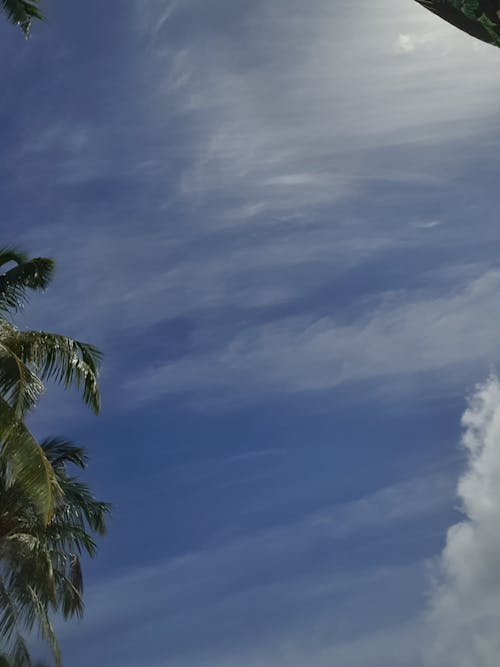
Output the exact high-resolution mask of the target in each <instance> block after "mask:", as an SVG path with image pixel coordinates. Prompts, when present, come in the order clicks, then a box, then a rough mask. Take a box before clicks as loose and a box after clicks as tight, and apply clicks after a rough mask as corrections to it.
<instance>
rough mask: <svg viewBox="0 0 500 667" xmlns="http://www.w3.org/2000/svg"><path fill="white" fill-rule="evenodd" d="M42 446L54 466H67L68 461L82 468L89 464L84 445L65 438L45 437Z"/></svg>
mask: <svg viewBox="0 0 500 667" xmlns="http://www.w3.org/2000/svg"><path fill="white" fill-rule="evenodd" d="M40 447H41V448H42V449H43V451H44V452H45V456H46V457H47V458H48V460H49V461H50V463H51V464H52V467H53V468H57V467H59V466H65V465H66V464H68V463H72V464H73V465H75V466H77V467H78V468H81V469H82V470H83V469H84V468H85V467H86V466H87V462H88V456H87V453H86V451H85V449H84V448H83V447H80V446H79V445H75V443H73V442H71V441H70V440H66V439H64V438H45V439H44V440H42V441H41V442H40Z"/></svg>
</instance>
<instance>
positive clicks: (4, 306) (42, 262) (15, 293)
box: [0, 249, 54, 311]
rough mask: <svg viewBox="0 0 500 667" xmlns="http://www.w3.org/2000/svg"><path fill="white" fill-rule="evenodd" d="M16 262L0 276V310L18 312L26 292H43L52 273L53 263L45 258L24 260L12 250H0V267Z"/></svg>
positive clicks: (25, 297) (24, 300)
mask: <svg viewBox="0 0 500 667" xmlns="http://www.w3.org/2000/svg"><path fill="white" fill-rule="evenodd" d="M8 262H16V264H17V266H14V267H13V268H12V269H10V270H9V271H6V272H5V273H3V274H2V275H0V310H3V311H8V310H19V308H20V307H21V306H22V305H23V304H24V303H25V302H26V301H27V296H28V290H43V289H45V288H46V287H47V285H48V284H49V283H50V281H51V279H52V275H53V273H54V262H53V260H51V259H48V258H45V257H36V258H34V259H30V260H28V259H26V258H25V257H24V255H22V254H19V253H17V252H16V251H13V250H9V249H8V250H4V251H1V250H0V265H4V264H6V263H8Z"/></svg>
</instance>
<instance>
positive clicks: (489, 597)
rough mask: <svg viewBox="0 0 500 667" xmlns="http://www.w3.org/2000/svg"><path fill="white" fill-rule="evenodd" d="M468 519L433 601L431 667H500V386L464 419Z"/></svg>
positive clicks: (492, 384)
mask: <svg viewBox="0 0 500 667" xmlns="http://www.w3.org/2000/svg"><path fill="white" fill-rule="evenodd" d="M463 425H464V427H465V429H466V430H465V434H464V437H463V445H464V447H465V450H466V452H467V457H468V464H467V469H466V471H465V473H464V475H463V476H462V478H461V479H460V482H459V485H458V496H459V498H460V502H461V510H462V512H463V520H462V521H461V522H460V523H457V524H456V525H454V526H452V527H451V528H450V529H449V531H448V535H447V540H446V547H445V549H444V551H443V554H442V557H441V560H440V572H439V575H440V576H439V578H438V580H437V583H436V587H435V590H434V594H433V597H432V611H431V614H430V626H431V627H432V633H433V638H434V641H433V643H432V648H431V650H430V651H429V654H428V664H429V665H430V667H448V666H449V667H471V665H474V667H497V665H498V661H499V658H498V656H499V655H500V634H499V631H498V629H499V627H500V577H499V563H500V528H499V527H500V384H499V381H498V380H497V379H496V378H491V379H490V380H489V381H488V382H486V383H485V384H484V385H482V386H481V387H479V388H478V390H477V392H476V393H475V394H474V395H473V397H472V398H471V400H470V405H469V408H468V409H467V411H466V412H465V414H464V417H463Z"/></svg>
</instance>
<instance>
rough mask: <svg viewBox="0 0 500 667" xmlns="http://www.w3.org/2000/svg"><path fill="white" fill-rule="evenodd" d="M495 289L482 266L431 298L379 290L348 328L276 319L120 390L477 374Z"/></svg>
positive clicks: (300, 386)
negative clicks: (457, 371) (381, 294)
mask: <svg viewBox="0 0 500 667" xmlns="http://www.w3.org/2000/svg"><path fill="white" fill-rule="evenodd" d="M499 288H500V274H499V273H498V272H497V271H490V272H487V273H486V274H484V275H482V276H481V277H480V278H478V279H476V280H474V281H472V282H471V283H470V284H469V285H467V286H466V287H465V288H464V289H463V290H461V291H460V292H458V293H453V292H452V293H448V294H446V295H445V296H439V297H437V298H436V297H434V298H433V297H432V296H429V297H428V298H427V299H426V298H418V296H415V295H414V294H405V293H404V292H403V293H395V294H389V295H387V296H386V297H385V298H384V299H382V301H381V302H380V303H379V304H377V305H375V307H373V304H371V307H369V308H368V309H367V312H366V314H364V315H358V318H357V319H356V320H355V321H354V323H352V324H347V325H345V324H341V323H337V322H336V320H335V317H324V318H322V319H319V320H308V319H303V318H293V319H292V318H285V319H284V320H282V321H278V322H274V323H271V324H263V325H262V326H254V327H244V328H243V330H241V331H240V332H238V333H237V335H236V336H234V337H233V338H231V339H230V340H229V341H228V342H227V344H226V345H224V347H221V348H217V349H215V350H214V351H211V352H210V353H208V354H207V355H198V356H191V357H190V358H186V359H181V360H179V361H174V362H172V363H168V364H166V365H164V366H163V367H162V366H160V367H159V366H156V367H155V368H154V369H153V368H152V369H150V370H148V371H146V372H145V373H142V374H141V375H139V376H138V377H137V378H135V379H133V380H130V382H129V389H130V390H131V391H132V393H133V395H134V396H136V397H140V396H142V398H143V400H149V399H152V398H154V397H156V398H158V397H161V396H162V395H166V394H169V393H173V392H193V393H198V394H199V393H200V392H214V391H218V392H220V393H221V394H222V395H223V396H224V397H225V398H226V399H227V398H228V396H233V397H235V396H238V395H239V396H240V398H241V399H248V398H250V399H254V398H256V397H259V396H262V395H263V393H264V395H267V396H268V395H269V394H276V393H278V394H280V393H295V392H304V391H321V390H327V389H331V388H333V387H336V386H338V385H340V384H342V383H346V382H353V381H359V380H366V379H370V378H375V377H377V378H379V379H381V378H384V377H389V376H392V375H397V374H416V373H423V372H432V371H438V370H442V369H450V368H453V367H462V368H465V369H468V368H470V365H471V364H475V365H476V366H477V367H479V368H481V367H482V368H483V369H484V368H486V370H487V369H488V366H489V364H494V363H495V360H496V359H497V357H498V352H499V351H500V343H499V339H498V321H496V320H495V319H494V318H492V313H494V312H495V308H496V303H497V299H498V290H499ZM464 377H466V376H464ZM445 381H446V378H442V380H441V382H445ZM438 382H439V380H438Z"/></svg>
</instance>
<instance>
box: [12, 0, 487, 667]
mask: <svg viewBox="0 0 500 667" xmlns="http://www.w3.org/2000/svg"><path fill="white" fill-rule="evenodd" d="M44 9H45V12H46V14H47V21H46V22H45V23H43V24H37V25H35V26H34V28H33V34H32V37H31V39H30V40H29V41H25V40H24V39H23V37H22V34H21V33H20V31H19V30H16V28H14V27H13V26H11V25H9V24H8V23H7V22H6V21H4V22H3V23H2V24H0V54H1V59H2V63H3V66H2V88H3V90H2V101H1V104H0V115H1V123H0V142H1V145H2V160H1V161H0V202H1V207H2V231H3V234H2V237H3V241H2V244H3V245H15V246H17V247H19V248H22V249H24V250H26V251H27V252H28V253H30V254H32V255H33V256H49V257H53V258H55V260H56V263H57V272H56V276H55V279H54V281H53V284H52V286H51V288H50V290H48V291H47V292H46V293H44V294H40V295H36V296H35V297H34V298H33V299H32V300H31V302H30V305H29V307H27V308H26V309H25V311H24V312H23V313H22V314H21V315H20V316H19V317H18V320H17V321H18V324H19V326H23V327H25V326H26V327H28V326H29V327H33V328H45V329H48V330H54V331H58V332H64V333H66V334H68V335H71V336H74V337H76V338H79V339H82V340H86V341H89V342H93V343H95V344H96V345H98V346H99V347H100V348H101V349H102V351H103V353H104V364H103V371H102V391H103V410H102V414H101V415H100V416H99V417H98V418H96V417H94V416H93V415H91V414H88V413H87V411H86V410H85V408H84V406H83V405H82V404H81V401H80V400H79V397H78V396H77V395H75V394H67V393H63V392H61V391H60V390H57V389H51V390H49V392H48V394H47V396H46V399H45V401H43V402H42V403H41V405H40V407H39V410H38V412H37V413H36V414H35V415H34V416H33V419H32V426H33V429H34V431H35V433H36V434H37V435H39V436H40V437H44V436H47V435H65V436H68V437H70V438H72V439H74V440H76V441H78V442H79V443H81V444H83V445H85V446H86V447H87V448H88V450H89V453H90V456H91V464H90V467H89V471H88V475H87V477H86V479H87V480H88V482H89V484H91V485H92V488H93V489H94V490H95V493H96V494H97V495H98V496H99V497H100V498H102V499H106V500H109V501H111V502H112V503H113V505H114V513H113V517H112V520H111V522H110V530H109V534H108V536H107V537H106V538H105V539H104V540H103V541H102V542H101V543H100V551H99V556H98V558H96V559H95V560H93V561H90V562H86V563H85V570H86V590H85V595H86V614H85V618H84V620H83V621H81V622H74V623H65V624H60V626H58V627H59V633H60V636H61V641H62V645H63V651H64V655H65V658H66V661H65V664H67V665H68V666H70V667H84V666H85V667H86V666H87V665H89V664H92V665H101V664H102V665H106V666H107V667H118V666H120V667H132V666H134V667H135V666H136V665H138V664H140V665H143V666H144V667H167V666H168V667H215V666H217V667H285V666H286V667H304V665H312V666H313V667H364V666H366V665H370V667H452V666H453V667H470V665H474V666H475V667H496V665H497V656H498V653H499V650H500V640H499V633H498V626H499V623H500V612H499V609H500V605H499V602H500V583H499V581H500V578H499V577H498V576H497V575H498V563H499V562H500V531H499V530H498V526H499V525H500V484H499V482H500V383H499V381H498V380H497V378H496V372H497V369H498V360H499V359H500V335H499V331H500V315H499V309H498V302H499V292H500V263H499V259H498V257H499V251H500V233H499V231H498V219H497V215H498V206H497V193H498V185H497V182H496V177H495V173H496V171H495V169H496V165H497V159H498V149H499V146H500V132H499V130H498V109H499V106H500V89H499V87H498V85H497V81H498V67H499V58H500V51H498V50H497V49H494V48H492V47H490V46H488V45H484V44H480V43H478V42H476V41H475V40H474V39H472V38H470V37H469V36H467V35H464V34H462V33H460V32H459V31H457V30H455V29H454V28H452V27H450V26H448V25H447V24H446V23H444V22H443V21H441V20H440V19H438V18H437V17H436V16H434V15H432V14H431V13H429V12H426V11H425V10H424V9H422V8H421V7H420V6H418V5H417V3H415V2H413V1H412V0H380V1H379V2H377V3H374V2H370V1H369V0H357V1H356V2H355V3H353V2H349V1H348V0H310V1H309V2H308V3H304V2H299V0H266V1H264V0H254V1H253V2H251V3H235V2H231V1H230V0H210V1H209V2H207V0H127V2H123V0H108V2H107V3H106V8H105V13H104V12H103V8H102V4H101V3H96V2H88V3H63V2H55V0H45V2H44Z"/></svg>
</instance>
